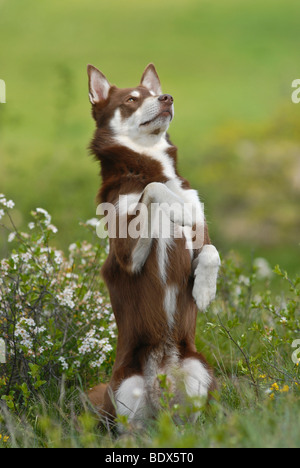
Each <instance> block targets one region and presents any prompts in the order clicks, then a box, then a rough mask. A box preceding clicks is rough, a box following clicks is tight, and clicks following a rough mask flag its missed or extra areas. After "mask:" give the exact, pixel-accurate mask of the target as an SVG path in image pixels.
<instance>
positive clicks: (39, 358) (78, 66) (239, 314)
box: [0, 0, 300, 448]
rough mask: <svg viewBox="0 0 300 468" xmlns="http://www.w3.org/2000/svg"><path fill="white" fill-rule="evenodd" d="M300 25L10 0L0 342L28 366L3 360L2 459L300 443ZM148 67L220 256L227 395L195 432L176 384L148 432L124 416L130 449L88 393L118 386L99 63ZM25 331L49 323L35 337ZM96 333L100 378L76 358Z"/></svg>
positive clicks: (239, 16) (4, 29) (278, 8)
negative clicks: (95, 106) (100, 161)
mask: <svg viewBox="0 0 300 468" xmlns="http://www.w3.org/2000/svg"><path fill="white" fill-rule="evenodd" d="M299 18H300V3H299V1H298V0H264V1H263V2H262V1H259V0H242V1H241V0H225V1H224V0H164V1H158V0H152V1H151V2H146V1H142V0H139V1H138V0H128V1H127V2H125V1H124V0H123V1H122V0H110V1H109V2H108V1H104V0H84V1H83V0H72V1H71V0H65V1H58V0H52V1H48V2H47V1H45V0H39V1H37V0H26V2H25V1H23V2H20V1H18V0H0V80H4V81H5V84H6V103H0V194H5V197H6V199H7V200H11V199H12V200H13V201H14V202H15V207H14V208H13V209H12V210H10V209H9V208H7V209H5V213H6V214H5V216H3V217H2V216H0V219H1V217H2V219H1V221H0V224H1V226H0V227H1V229H0V260H1V259H2V258H10V259H9V261H8V262H4V263H3V264H1V263H0V273H1V278H2V280H1V281H2V282H1V281H0V338H1V337H2V336H3V337H4V336H5V337H6V339H7V340H8V343H10V345H9V346H12V343H13V346H14V350H13V351H14V354H11V355H12V356H15V359H11V358H9V359H8V363H7V364H6V365H2V364H0V398H1V400H2V401H1V405H0V447H24V446H25V447H107V446H109V447H127V448H132V447H152V448H153V447H177V448H180V447H266V446H267V447H299V446H300V439H299V434H300V430H299V429H300V426H299V421H300V418H299V412H300V409H299V401H300V400H299V395H300V390H299V388H300V378H299V361H297V359H296V360H295V359H294V360H292V359H291V356H292V353H293V351H294V348H293V342H294V341H295V340H297V338H300V335H299V329H300V323H299V295H300V291H299V284H300V280H299V273H300V266H299V242H300V239H299V232H300V217H299V206H300V104H298V105H297V104H294V103H293V102H292V99H291V96H292V92H293V88H292V82H293V81H294V80H295V79H297V78H298V79H300V68H299ZM149 62H153V63H154V64H155V65H156V68H157V70H158V73H159V75H160V79H161V82H162V87H163V90H164V92H166V93H170V94H172V95H173V97H174V101H175V119H174V121H173V122H172V125H171V127H170V136H171V140H172V141H173V143H174V144H176V146H177V147H178V155H179V161H178V163H179V170H180V173H181V174H182V176H184V177H185V178H187V179H189V180H190V182H191V184H192V185H193V187H194V188H196V189H197V190H198V191H199V195H200V198H201V200H202V201H203V203H204V204H205V211H206V217H207V221H208V224H209V229H210V233H211V237H212V241H213V243H214V244H215V245H216V246H217V248H218V250H219V251H220V253H221V256H222V259H223V266H222V270H221V274H220V278H219V288H218V291H219V293H218V298H217V300H216V302H215V303H214V304H213V305H212V306H211V308H210V309H209V310H208V312H207V313H206V314H205V315H201V316H199V321H198V333H197V346H198V348H199V349H201V350H203V351H204V353H205V354H206V355H207V356H208V360H209V362H210V364H211V365H212V366H213V367H214V369H215V370H216V375H217V378H218V381H219V389H218V392H217V394H216V395H214V397H215V399H214V401H213V403H212V405H211V408H210V410H209V411H208V412H205V411H204V412H203V417H201V418H200V421H198V423H197V424H195V425H193V424H191V423H190V422H189V420H188V418H187V419H185V416H186V414H187V411H191V410H190V409H189V410H187V409H186V408H179V409H178V408H177V409H176V408H173V407H172V405H170V401H171V399H172V398H171V396H170V389H168V388H167V387H163V388H162V408H163V410H162V411H161V413H160V415H159V417H158V420H157V421H156V422H153V421H151V422H149V421H148V422H147V423H145V427H144V428H143V431H137V432H135V431H134V428H132V427H130V425H129V424H128V421H126V420H122V421H121V422H122V424H124V426H125V429H127V432H126V436H124V437H123V438H121V439H116V438H115V437H114V436H113V434H111V433H110V432H108V433H103V432H101V431H100V430H99V429H98V426H97V425H98V417H97V415H96V414H95V413H94V412H93V411H92V409H91V407H90V405H89V403H88V402H87V401H86V398H85V396H84V392H85V390H86V388H88V387H89V386H91V385H93V384H94V383H97V382H99V381H100V380H101V381H102V380H107V379H108V378H109V375H110V373H111V366H112V362H113V359H114V352H115V341H114V338H115V336H114V334H113V331H112V328H111V327H112V326H113V323H112V320H111V315H109V312H107V311H109V310H110V309H109V307H110V306H109V298H108V297H107V292H106V290H105V288H104V286H103V284H102V283H101V282H100V278H99V277H98V275H99V262H100V260H101V262H102V261H103V260H104V257H105V248H104V247H103V246H102V245H101V244H100V243H99V241H98V239H97V238H96V236H95V233H93V232H89V233H87V232H86V230H85V229H84V226H83V224H84V222H85V221H87V220H89V219H91V218H94V217H95V216H96V202H95V198H96V194H97V191H98V189H99V185H100V179H99V167H98V165H97V163H96V162H95V161H94V160H93V158H92V156H91V155H90V154H89V151H88V146H89V142H90V140H91V138H92V135H93V131H94V122H93V120H92V118H91V106H90V103H89V99H88V86H87V72H86V67H87V64H89V63H90V64H93V65H95V66H96V67H97V68H99V69H100V70H101V71H102V72H103V73H104V74H105V75H106V76H107V78H108V79H109V81H110V82H111V83H112V84H116V85H117V86H119V87H127V86H135V85H138V84H139V82H140V79H141V76H142V73H143V70H144V68H145V67H146V65H147V64H148V63H149ZM1 199H2V201H3V197H1V196H0V200H1ZM0 208H1V209H2V206H0ZM36 208H43V209H45V210H47V211H48V212H49V213H50V214H51V216H52V223H53V225H55V226H56V227H57V228H58V232H57V233H56V234H55V232H54V233H50V232H49V231H47V229H46V227H47V224H46V221H47V217H46V220H45V219H44V218H43V216H44V215H43V212H41V211H37V212H35V214H34V220H35V222H36V229H37V227H38V226H40V227H41V230H42V229H43V235H42V237H41V236H40V233H39V232H38V231H37V230H36V231H35V230H30V229H29V228H28V223H29V222H32V215H31V214H30V213H31V211H32V210H35V209H36ZM0 213H1V211H0ZM10 216H11V217H12V218H11V219H13V223H14V224H13V225H11V224H10V221H11V220H10V219H9V217H10ZM2 223H3V225H5V226H9V228H10V229H12V234H13V236H12V237H14V239H13V240H12V239H10V240H12V242H8V231H7V229H5V228H3V229H2ZM45 226H46V227H45ZM87 227H88V226H87ZM88 228H89V229H90V230H91V228H90V227H88ZM54 231H55V229H54ZM24 232H25V234H22V233H24ZM50 234H51V236H52V234H55V238H54V236H53V238H52V237H51V238H49V236H50ZM86 239H87V242H88V244H87V243H86V242H85V240H86ZM39 242H42V243H41V244H39ZM76 242H77V243H76ZM49 243H50V246H52V248H53V251H51V254H50V253H49V255H48V258H45V255H44V256H43V255H42V253H43V252H42V250H41V249H42V247H44V248H48V245H49ZM70 244H71V245H72V248H71V251H70V252H69V246H70ZM74 246H75V247H74ZM56 249H61V250H62V251H63V252H64V254H62V253H60V250H56ZM44 252H45V251H44ZM74 252H75V253H74ZM33 253H34V255H33ZM69 255H70V258H71V260H72V261H73V260H74V258H75V260H76V261H75V263H74V265H75V266H74V269H73V270H72V271H71V269H70V263H69V262H70V258H69ZM72 255H74V258H73V257H72ZM21 259H22V260H21ZM24 259H25V260H24ZM18 261H19V262H20V263H19V267H18V268H17V267H16V265H17V263H16V262H18ZM39 262H40V263H39ZM41 262H44V263H41ZM278 264H279V265H280V267H278V266H277V267H275V266H276V265H278ZM40 265H42V267H40ZM272 271H273V272H272ZM49 272H50V273H49ZM75 273H76V275H77V276H76V277H75V276H74V278H73V277H72V275H73V274H74V275H75ZM49 275H50V278H49ZM1 278H0V279H1ZM99 284H100V285H101V286H99ZM74 285H75V286H76V285H78V287H77V286H76V287H75V286H74ZM79 286H80V287H79ZM70 288H71V289H72V288H74V291H73V293H74V295H73V297H72V298H71V299H70V298H69V299H70V300H69V303H67V302H66V298H65V297H64V292H65V291H69V292H70ZM20 291H21V292H20ZM73 293H72V294H73ZM88 293H89V295H88ZM99 295H101V297H102V300H103V304H104V303H105V307H106V309H105V311H106V312H105V313H104V312H103V311H101V313H102V312H103V315H102V316H101V317H102V318H101V323H100V322H99V319H98V317H97V316H96V315H95V314H94V315H93V313H94V310H95V307H96V306H97V304H98V305H99V301H98V303H97V300H98V299H99ZM86 298H87V299H86ZM70 304H71V306H70ZM87 310H88V315H86V313H87ZM45 311H46V312H47V314H46V313H45V315H43V314H44V312H45ZM95 313H96V312H95ZM99 313H100V312H99ZM22 314H23V315H22ZM24 314H25V315H24ZM24 317H25V318H26V317H27V318H26V320H27V321H26V320H25V321H24ZM28 320H33V321H39V320H40V322H39V327H40V330H41V331H40V335H39V336H37V335H36V334H35V335H34V331H33V330H34V328H33V326H32V325H30V324H31V323H33V322H30V321H28ZM36 323H38V322H36ZM83 324H84V325H83ZM41 325H42V326H41ZM44 325H45V327H44V328H45V329H44V328H43V326H44ZM92 326H93V327H95V329H100V327H101V329H102V328H103V329H104V335H105V333H106V335H105V337H106V338H107V340H110V341H109V344H110V346H111V349H110V351H109V352H107V355H106V356H105V360H104V361H103V364H102V366H101V367H100V368H99V369H98V368H97V366H96V367H91V366H90V362H91V360H92V359H94V361H95V362H97V359H98V360H99V356H98V354H97V349H93V350H92V351H91V355H87V354H84V353H81V354H80V353H79V351H78V353H77V354H78V356H77V355H76V353H75V350H80V349H82V346H83V343H84V342H85V340H86V339H87V337H88V336H89V333H90V331H91V329H92V328H89V327H92ZM22 327H23V328H22ZM97 327H98V328H97ZM46 329H47V330H46ZM16 330H18V333H19V335H16ZM20 330H21V331H20ZM21 332H22V333H23V334H25V336H27V337H29V338H28V339H29V341H28V342H27V345H25V344H24V343H23V344H22V341H21ZM99 333H100V332H99ZM48 334H49V336H48ZM104 335H103V336H104ZM98 338H99V340H100V341H101V339H102V338H103V337H101V336H99V337H98ZM106 338H105V339H106ZM50 339H51V342H52V344H53V345H51V347H49V340H50ZM28 343H29V344H30V346H28ZM47 343H48V344H47ZM66 343H67V344H66ZM47 346H48V348H47ZM42 348H43V349H46V352H45V353H40V354H39V353H37V349H42ZM50 348H51V349H50ZM103 359H104V358H103ZM94 361H93V362H94ZM46 384H47V385H46ZM196 409H197V408H196ZM196 409H195V408H193V410H196ZM178 411H179V412H180V411H182V412H183V413H184V416H183V415H182V413H180V414H179V415H178V414H177V412H178ZM178 417H179V419H180V418H181V420H182V421H186V424H184V425H177V424H175V423H174V421H175V420H176V418H178Z"/></svg>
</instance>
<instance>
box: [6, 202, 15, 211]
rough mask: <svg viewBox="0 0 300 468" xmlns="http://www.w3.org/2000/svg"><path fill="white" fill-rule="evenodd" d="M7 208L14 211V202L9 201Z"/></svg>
mask: <svg viewBox="0 0 300 468" xmlns="http://www.w3.org/2000/svg"><path fill="white" fill-rule="evenodd" d="M6 206H7V208H9V209H11V210H12V209H13V208H14V206H15V204H14V202H13V201H12V200H9V201H8V202H7V203H6Z"/></svg>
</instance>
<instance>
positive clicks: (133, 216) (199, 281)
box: [88, 64, 220, 423]
mask: <svg viewBox="0 0 300 468" xmlns="http://www.w3.org/2000/svg"><path fill="white" fill-rule="evenodd" d="M88 76H89V96H90V101H91V103H92V115H93V117H94V119H95V121H96V131H95V135H94V138H93V141H92V143H91V150H92V152H93V154H94V155H95V157H96V158H97V159H98V160H99V161H100V163H101V176H102V187H101V189H100V191H99V202H100V203H106V204H107V203H109V204H112V205H113V206H114V207H115V209H116V212H117V214H118V218H119V221H118V222H117V230H116V235H114V236H110V251H109V255H108V258H107V260H106V262H105V264H104V266H103V270H102V274H103V277H104V280H105V282H106V284H107V286H108V289H109V293H110V299H111V304H112V308H113V311H114V315H115V318H116V322H117V327H118V345H117V354H116V361H115V364H114V367H113V373H112V377H111V380H110V383H109V384H108V385H105V384H100V385H98V386H97V387H95V388H94V389H92V390H91V391H90V393H89V398H90V400H91V402H92V403H93V404H94V405H95V406H96V407H98V409H99V411H100V412H101V414H102V415H107V416H108V417H111V418H114V417H115V415H116V413H117V414H121V415H127V416H128V420H129V421H130V422H132V423H136V422H138V421H141V420H143V419H144V418H146V417H151V416H153V415H155V413H156V412H157V410H158V409H159V401H160V384H159V380H158V375H159V374H164V375H166V376H167V379H168V381H169V382H170V385H171V387H172V392H173V393H174V395H175V396H174V402H175V401H182V399H183V398H184V395H185V396H187V397H198V396H200V397H207V396H208V395H209V393H210V392H211V391H212V390H213V389H214V388H215V379H214V376H213V372H212V370H211V369H210V367H209V366H208V364H207V362H206V361H205V358H204V357H203V356H202V355H201V354H199V353H198V352H197V350H196V347H195V329H196V316H197V308H198V309H200V310H202V311H203V310H205V309H206V308H207V307H208V305H209V304H210V302H211V301H212V300H213V299H214V298H215V294H216V282H217V275H218V269H219V265H220V258H219V254H218V252H217V250H216V248H215V247H214V246H213V245H211V242H210V239H209V235H208V230H207V225H206V222H205V217H204V213H203V206H202V204H201V203H200V200H199V198H198V194H197V192H196V191H195V190H192V189H191V187H190V185H189V183H188V182H187V181H186V180H184V179H183V178H182V177H181V176H180V175H179V174H178V171H177V165H176V162H177V148H176V147H175V146H173V145H172V143H171V142H170V140H169V137H168V135H167V133H166V132H167V130H168V127H169V125H170V122H171V121H172V119H173V117H174V105H173V98H172V96H170V95H169V94H163V93H162V90H161V85H160V80H159V77H158V75H157V72H156V69H155V67H154V65H153V64H150V65H148V66H147V68H146V69H145V71H144V74H143V76H142V79H141V83H140V85H139V86H137V87H135V88H127V89H119V88H117V87H116V86H111V85H110V83H109V82H108V81H107V79H106V78H105V76H104V75H103V74H102V73H101V72H100V71H99V70H97V68H95V67H93V66H91V65H89V66H88ZM141 206H143V207H144V210H143V209H141V208H140V207H141ZM153 207H154V209H152V208H153ZM186 207H187V208H186ZM160 220H163V221H162V224H163V225H166V224H169V225H170V226H171V229H170V231H169V232H170V233H171V234H170V235H168V236H166V235H162V234H163V233H162V230H161V223H160ZM121 224H122V229H123V231H124V225H125V228H126V229H125V230H127V235H120V229H121ZM130 224H131V225H132V224H133V225H135V226H136V227H137V229H136V232H138V234H137V235H133V236H132V235H129V226H130ZM137 225H138V226H137Z"/></svg>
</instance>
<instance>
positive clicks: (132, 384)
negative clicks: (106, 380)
mask: <svg viewBox="0 0 300 468" xmlns="http://www.w3.org/2000/svg"><path fill="white" fill-rule="evenodd" d="M115 403H116V406H117V414H118V415H122V416H128V421H129V422H132V421H135V422H136V421H138V420H142V419H143V418H144V417H145V416H146V413H147V405H146V391H145V382H144V379H143V377H141V376H140V375H133V376H132V377H130V378H128V379H126V380H124V381H123V382H122V383H121V385H120V387H119V388H118V390H117V391H116V392H115Z"/></svg>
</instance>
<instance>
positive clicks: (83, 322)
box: [0, 194, 116, 409]
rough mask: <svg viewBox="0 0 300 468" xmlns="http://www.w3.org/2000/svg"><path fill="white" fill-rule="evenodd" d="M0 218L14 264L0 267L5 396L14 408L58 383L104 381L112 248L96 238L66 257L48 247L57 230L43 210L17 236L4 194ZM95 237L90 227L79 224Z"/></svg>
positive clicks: (111, 324)
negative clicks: (105, 270) (106, 271)
mask: <svg viewBox="0 0 300 468" xmlns="http://www.w3.org/2000/svg"><path fill="white" fill-rule="evenodd" d="M0 206H1V210H0V217H1V218H3V217H4V216H5V218H6V219H7V220H9V222H10V227H9V228H8V227H7V226H6V225H5V226H4V225H3V227H5V228H6V229H8V230H9V235H8V241H9V242H11V243H12V253H11V255H10V257H9V258H6V259H2V260H1V262H0V338H1V339H2V340H4V342H5V348H6V356H5V358H6V359H5V360H6V362H5V364H2V365H1V366H0V396H1V397H2V399H5V400H6V402H7V405H8V406H9V407H10V408H12V409H16V408H17V407H18V405H23V404H25V405H26V402H27V400H28V398H29V394H30V393H31V392H34V391H36V390H38V389H39V392H40V391H42V390H43V386H45V385H46V384H47V383H49V382H50V380H52V379H54V381H56V382H57V383H58V384H60V382H61V380H62V378H63V379H64V382H65V383H66V384H68V383H76V384H79V383H81V384H82V385H83V387H85V385H87V384H89V385H91V384H93V383H94V382H97V383H98V382H99V380H101V379H103V378H104V379H106V374H108V373H109V372H110V370H111V363H112V361H113V360H112V357H113V356H112V355H113V352H114V348H115V340H116V324H115V320H114V316H113V313H112V310H111V307H110V303H109V299H108V295H107V292H106V290H105V287H104V284H103V282H102V280H101V278H100V269H101V265H102V264H103V261H104V260H105V257H106V254H107V246H106V244H105V243H104V241H100V240H99V239H97V240H95V241H93V242H92V243H89V242H87V241H83V242H77V243H73V244H71V245H70V247H69V252H68V255H67V256H65V255H64V253H63V252H62V251H60V250H58V249H56V248H55V247H53V246H52V245H51V240H52V238H53V237H54V236H55V235H56V233H57V228H56V227H55V226H54V225H53V224H51V216H50V215H49V213H48V212H47V211H46V210H44V209H41V208H37V209H36V210H35V211H33V212H32V218H33V220H32V222H31V223H29V226H28V227H29V229H28V232H19V231H18V229H17V228H16V226H15V224H14V222H13V219H12V217H11V214H10V210H11V209H12V208H13V207H14V204H13V202H12V201H7V200H6V198H5V197H4V195H2V194H1V195H0ZM82 224H84V226H85V227H86V228H87V229H89V230H90V231H93V229H92V226H93V223H90V222H87V223H82Z"/></svg>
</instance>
